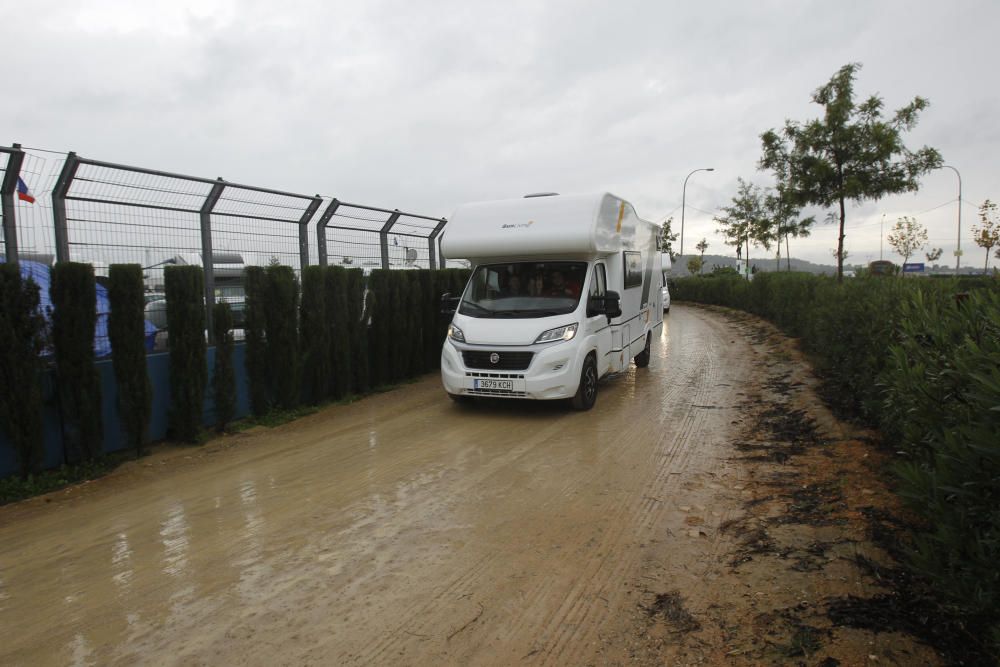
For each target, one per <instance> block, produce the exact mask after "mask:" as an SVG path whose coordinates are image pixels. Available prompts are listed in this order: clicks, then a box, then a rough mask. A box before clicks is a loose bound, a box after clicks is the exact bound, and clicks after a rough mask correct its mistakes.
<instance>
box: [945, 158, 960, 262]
mask: <svg viewBox="0 0 1000 667" xmlns="http://www.w3.org/2000/svg"><path fill="white" fill-rule="evenodd" d="M941 166H942V167H946V168H948V169H951V170H952V171H953V172H955V175H956V176H958V242H957V244H956V246H955V275H956V276H957V275H958V267H959V266H961V265H962V175H961V174H960V173H958V169H955V168H954V167H953V166H951V165H950V164H943V165H941Z"/></svg>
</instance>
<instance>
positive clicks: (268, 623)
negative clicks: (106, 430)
mask: <svg viewBox="0 0 1000 667" xmlns="http://www.w3.org/2000/svg"><path fill="white" fill-rule="evenodd" d="M652 352H653V358H652V363H651V364H650V367H649V368H648V369H643V370H641V371H637V370H636V369H635V368H632V369H631V370H630V371H629V372H627V373H623V374H621V375H619V376H617V377H614V378H610V379H608V380H606V381H603V382H602V383H601V385H600V394H599V397H598V403H597V406H596V408H595V409H594V410H592V411H590V412H588V413H575V412H572V411H571V410H569V409H568V408H567V407H566V406H565V405H562V404H535V403H532V404H523V403H512V402H509V403H508V402H502V401H490V402H485V403H482V404H477V405H474V406H471V407H464V406H459V405H454V404H453V403H452V402H451V401H450V400H449V399H448V398H447V396H446V395H445V394H444V392H443V391H442V390H441V388H440V384H439V382H438V380H437V378H435V377H428V378H426V379H424V380H421V381H420V382H417V383H415V384H411V385H407V386H404V387H401V388H399V389H396V390H394V391H391V392H387V393H384V394H379V395H376V396H373V397H370V398H366V399H364V400H362V401H359V402H357V403H354V404H351V405H346V406H336V407H331V408H327V409H324V410H321V411H319V412H318V413H316V414H314V415H310V416H308V417H306V418H303V419H301V420H299V421H297V422H295V423H291V424H286V425H284V426H280V427H277V428H274V429H265V428H259V429H254V430H252V431H249V432H245V433H242V434H238V435H234V436H227V437H225V438H222V439H219V440H216V441H213V442H212V443H210V444H209V445H207V446H205V447H202V448H199V449H173V448H169V447H167V448H160V450H159V451H158V452H157V453H156V454H154V455H153V456H151V457H148V458H146V459H143V460H141V461H137V462H134V463H129V464H127V465H124V466H122V467H121V468H119V469H118V470H116V471H115V472H114V473H113V474H112V475H110V476H108V477H106V478H104V479H101V480H98V481H95V482H92V483H89V484H85V485H81V486H78V487H74V488H71V489H67V490H64V491H61V492H58V493H55V494H50V495H49V496H47V497H44V498H38V499H34V500H30V501H26V502H23V503H18V504H14V505H10V506H5V507H0V630H2V636H3V638H4V639H3V642H0V664H4V665H8V664H10V665H48V664H73V665H126V664H129V665H130V664H136V663H147V664H148V663H153V664H180V665H189V664H190V665H202V664H251V665H276V664H279V665H280V664H289V665H302V664H315V665H327V664H346V665H351V664H357V665H369V664H392V665H426V664H456V665H458V664H463V665H464V664H498V665H500V664H503V665H507V664H521V663H524V664H532V665H563V664H573V665H577V664H581V665H582V664H651V665H652V664H656V665H660V664H679V665H685V664H748V665H749V664H754V665H756V664H807V665H816V664H821V665H836V664H844V665H854V664H867V663H874V662H875V661H877V662H878V663H879V664H939V662H940V661H939V659H938V657H937V655H936V654H935V652H934V651H933V650H932V649H931V648H930V647H929V646H928V645H927V644H926V643H924V642H922V641H921V640H920V639H919V637H920V635H919V633H918V632H916V631H915V630H914V628H913V627H911V626H907V625H905V624H896V625H892V624H889V625H886V624H882V625H880V624H879V619H878V618H877V617H871V622H870V623H868V624H867V625H868V627H866V623H865V622H864V621H865V619H867V618H869V616H865V613H862V612H861V611H860V609H862V608H863V609H866V610H868V611H873V610H874V611H878V609H880V607H879V606H878V605H879V604H881V603H879V602H877V601H878V600H879V599H880V598H879V596H886V595H890V591H891V590H892V587H891V586H889V585H887V582H886V580H885V579H883V578H882V577H883V576H887V575H886V574H885V573H887V572H889V571H890V570H892V568H893V559H892V554H891V553H890V546H889V545H891V543H892V539H893V538H892V534H893V533H892V528H893V526H892V524H891V519H890V518H889V517H894V516H896V514H895V511H894V509H893V508H894V507H895V505H894V500H893V498H892V496H891V494H889V493H888V491H886V489H885V488H884V487H883V486H881V485H880V484H879V483H878V482H877V479H878V476H877V475H876V474H875V473H876V470H877V468H878V466H879V462H878V460H877V458H878V455H877V452H876V451H875V448H874V447H873V446H872V444H871V441H870V439H867V438H868V436H867V435H866V434H864V433H863V432H859V431H857V430H856V429H853V428H851V427H849V426H845V425H844V424H842V423H840V422H838V421H836V420H835V419H834V418H833V417H832V416H831V415H830V414H829V412H828V411H827V410H825V409H824V408H823V407H822V406H821V405H820V403H819V401H818V400H817V399H816V395H815V384H816V383H815V380H814V379H813V378H812V377H811V375H810V373H809V369H808V366H807V365H805V364H804V363H803V361H802V359H801V358H800V357H799V356H798V355H797V353H796V352H795V350H794V346H793V345H792V344H791V343H790V342H789V341H787V340H786V339H784V338H783V337H781V336H780V335H778V334H777V333H776V332H774V331H773V330H772V329H770V328H769V327H767V326H766V325H764V324H762V323H760V322H759V321H757V320H755V319H753V318H749V317H746V316H741V315H734V314H732V313H726V312H724V311H715V310H709V309H702V308H692V307H686V306H684V305H675V307H674V308H673V309H672V312H671V314H670V315H669V316H668V317H667V318H666V326H665V327H664V331H663V335H662V336H660V337H659V338H657V339H655V340H654V344H653V346H652ZM874 508H878V510H875V509H874ZM886 508H888V509H886ZM873 526H877V527H874V528H873ZM879 531H881V532H879ZM865 604H867V605H868V606H867V607H864V605H865ZM866 613H867V612H866ZM915 635H916V636H915Z"/></svg>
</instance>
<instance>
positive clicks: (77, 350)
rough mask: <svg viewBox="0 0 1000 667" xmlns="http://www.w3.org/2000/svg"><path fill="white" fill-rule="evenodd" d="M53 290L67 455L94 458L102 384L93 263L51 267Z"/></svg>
mask: <svg viewBox="0 0 1000 667" xmlns="http://www.w3.org/2000/svg"><path fill="white" fill-rule="evenodd" d="M49 293H50V295H51V297H52V345H53V349H54V352H55V360H56V376H57V381H58V385H59V407H60V411H61V413H62V418H63V438H64V440H65V442H66V447H67V450H68V451H67V459H69V460H70V461H77V460H90V459H93V458H94V457H96V456H98V455H99V454H100V453H101V449H102V433H101V385H100V380H99V378H98V376H97V369H96V368H95V367H94V325H95V323H96V321H97V293H96V291H95V283H94V267H92V266H91V265H90V264H80V263H76V262H59V263H57V264H56V265H55V266H54V267H52V285H51V288H50V292H49Z"/></svg>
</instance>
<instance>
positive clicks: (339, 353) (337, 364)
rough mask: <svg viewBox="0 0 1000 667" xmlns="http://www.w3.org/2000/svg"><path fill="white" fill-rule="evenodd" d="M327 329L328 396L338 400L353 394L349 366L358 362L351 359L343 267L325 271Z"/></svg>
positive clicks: (351, 369) (350, 368) (346, 275)
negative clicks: (328, 345)
mask: <svg viewBox="0 0 1000 667" xmlns="http://www.w3.org/2000/svg"><path fill="white" fill-rule="evenodd" d="M325 277H326V302H327V304H328V305H327V313H326V326H327V328H328V329H329V331H330V340H329V342H330V351H329V355H330V359H331V362H332V363H331V364H330V367H331V370H330V375H329V378H328V379H329V382H328V383H327V384H328V393H329V394H330V395H331V396H333V398H336V399H340V398H343V397H344V396H346V395H348V394H350V393H351V392H352V391H355V388H354V382H353V374H354V369H353V368H352V366H353V365H354V364H356V363H357V362H358V360H357V357H354V358H352V350H351V343H352V340H351V339H352V337H353V336H354V335H356V334H357V332H356V331H352V330H351V315H350V307H349V305H348V296H347V295H348V285H347V283H348V272H347V269H345V268H344V267H342V266H331V267H330V268H328V269H327V270H326V276H325Z"/></svg>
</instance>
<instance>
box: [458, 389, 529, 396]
mask: <svg viewBox="0 0 1000 667" xmlns="http://www.w3.org/2000/svg"><path fill="white" fill-rule="evenodd" d="M466 391H468V392H469V393H470V394H473V395H475V396H496V397H497V398H524V397H525V396H527V395H528V394H527V393H526V392H523V391H502V390H499V389H468V390H466Z"/></svg>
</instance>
